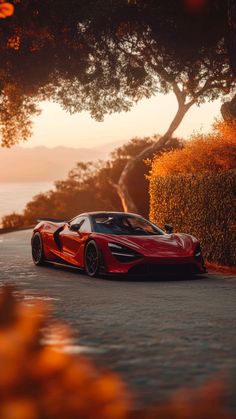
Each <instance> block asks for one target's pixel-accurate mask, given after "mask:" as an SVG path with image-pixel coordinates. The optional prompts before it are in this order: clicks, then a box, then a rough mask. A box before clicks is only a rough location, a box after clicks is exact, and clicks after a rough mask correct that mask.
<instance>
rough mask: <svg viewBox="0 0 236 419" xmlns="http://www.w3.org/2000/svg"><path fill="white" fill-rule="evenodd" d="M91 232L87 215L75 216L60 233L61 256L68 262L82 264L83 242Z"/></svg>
mask: <svg viewBox="0 0 236 419" xmlns="http://www.w3.org/2000/svg"><path fill="white" fill-rule="evenodd" d="M90 232H91V228H90V222H89V220H88V218H87V217H77V218H75V219H74V220H72V221H71V222H70V223H68V224H67V225H66V226H65V228H64V229H63V231H61V233H60V242H61V252H62V257H63V258H64V259H65V260H67V261H68V262H70V263H75V264H76V265H79V266H83V254H84V244H85V242H86V240H87V237H88V234H89V233H90Z"/></svg>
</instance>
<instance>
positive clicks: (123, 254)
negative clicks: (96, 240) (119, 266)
mask: <svg viewBox="0 0 236 419" xmlns="http://www.w3.org/2000/svg"><path fill="white" fill-rule="evenodd" d="M108 247H109V249H110V251H111V253H112V255H113V256H114V257H115V258H116V259H117V260H118V261H119V262H123V263H125V262H126V263H127V262H132V261H133V260H136V259H139V258H141V257H142V255H140V253H138V252H136V251H135V250H133V249H129V248H128V247H126V246H123V245H120V244H117V243H108Z"/></svg>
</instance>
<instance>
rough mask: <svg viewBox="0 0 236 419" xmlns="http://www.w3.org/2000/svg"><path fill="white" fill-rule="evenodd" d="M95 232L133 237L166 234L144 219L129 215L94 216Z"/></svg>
mask: <svg viewBox="0 0 236 419" xmlns="http://www.w3.org/2000/svg"><path fill="white" fill-rule="evenodd" d="M92 218H93V224H94V231H95V232H96V233H104V234H118V235H129V236H130V235H131V236H153V235H162V234H164V233H163V231H162V230H161V229H159V228H158V227H156V226H154V225H153V224H152V223H149V221H147V220H145V219H144V218H142V217H134V216H129V215H117V214H115V215H96V216H93V217H92Z"/></svg>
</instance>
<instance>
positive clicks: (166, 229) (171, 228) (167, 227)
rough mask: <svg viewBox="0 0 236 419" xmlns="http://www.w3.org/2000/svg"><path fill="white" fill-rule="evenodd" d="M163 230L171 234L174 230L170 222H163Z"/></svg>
mask: <svg viewBox="0 0 236 419" xmlns="http://www.w3.org/2000/svg"><path fill="white" fill-rule="evenodd" d="M165 231H166V233H167V234H172V233H173V231H174V229H173V226H172V225H171V224H165Z"/></svg>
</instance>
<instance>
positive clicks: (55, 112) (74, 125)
mask: <svg viewBox="0 0 236 419" xmlns="http://www.w3.org/2000/svg"><path fill="white" fill-rule="evenodd" d="M41 106H42V110H43V111H42V113H41V115H40V116H39V117H37V118H35V120H34V129H33V136H32V138H31V139H30V140H29V141H28V142H27V143H22V144H21V145H23V146H24V147H35V146H39V145H45V146H48V147H55V146H58V145H63V146H68V147H86V148H90V147H95V146H99V145H100V144H105V143H109V142H113V141H119V140H126V139H127V140H129V139H130V138H132V137H136V136H138V137H143V136H149V135H153V134H155V133H156V134H163V133H164V132H165V130H166V129H167V127H168V125H169V123H170V122H171V119H172V117H173V116H174V113H175V111H176V107H177V104H176V99H175V96H174V95H173V94H169V95H158V96H156V97H152V98H151V99H145V100H142V101H140V102H139V103H138V104H136V105H134V106H133V108H132V109H131V111H129V112H122V113H120V114H112V115H106V116H105V118H104V121H103V122H97V121H95V120H93V119H92V118H91V117H90V115H89V114H88V113H87V112H82V113H80V114H75V115H70V114H69V113H67V112H65V111H63V110H62V109H61V108H60V106H59V105H57V104H53V103H48V102H44V103H43V104H42V105H41ZM219 114H220V101H215V102H212V103H208V104H204V105H201V106H200V107H197V106H193V107H192V108H191V109H190V110H189V111H188V113H187V115H186V116H185V118H184V120H183V121H182V123H181V125H180V127H179V129H178V130H177V131H176V135H177V136H180V137H185V138H186V137H189V136H190V135H191V134H192V133H193V131H199V130H201V131H203V132H207V131H208V130H209V129H210V127H211V125H212V123H213V122H214V119H215V118H216V117H217V116H219Z"/></svg>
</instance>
